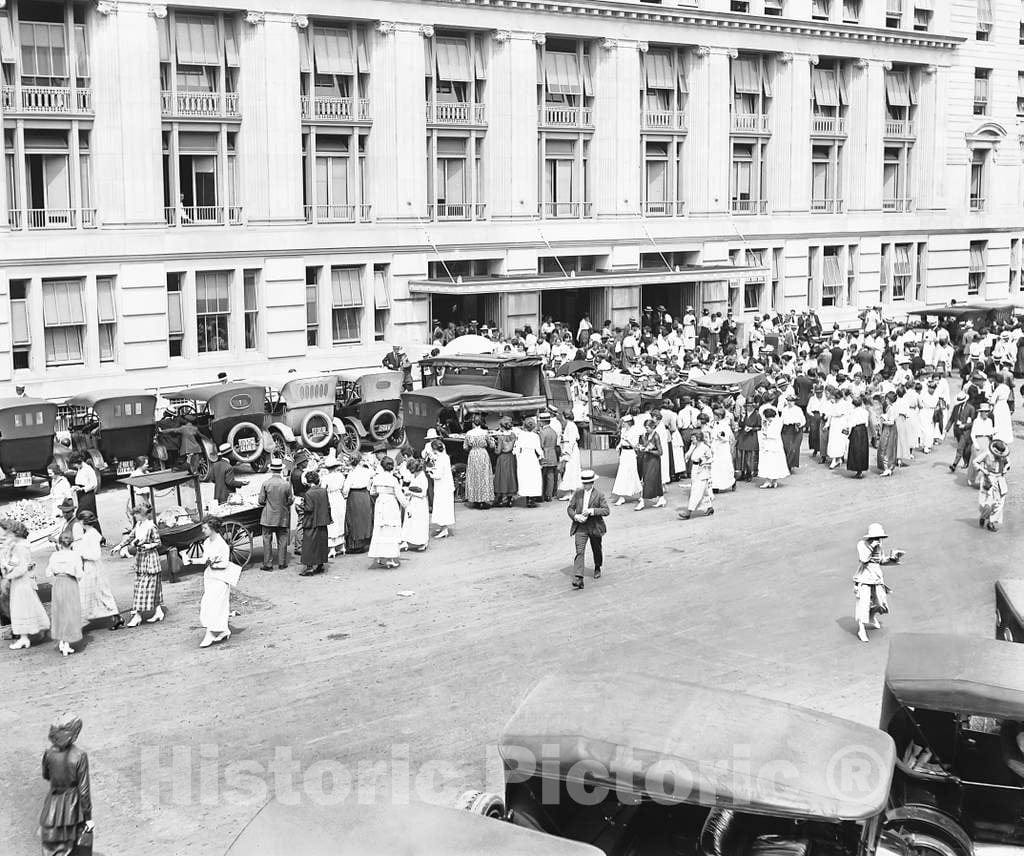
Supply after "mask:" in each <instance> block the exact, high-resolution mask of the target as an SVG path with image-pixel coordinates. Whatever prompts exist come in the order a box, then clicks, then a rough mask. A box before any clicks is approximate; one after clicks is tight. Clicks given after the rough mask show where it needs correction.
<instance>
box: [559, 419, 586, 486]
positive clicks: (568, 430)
mask: <svg viewBox="0 0 1024 856" xmlns="http://www.w3.org/2000/svg"><path fill="white" fill-rule="evenodd" d="M569 415H570V416H571V415H572V414H571V413H570V414H569ZM562 462H563V463H564V464H565V470H564V471H563V472H562V480H561V482H560V483H559V485H558V489H559V490H560V491H562V496H560V497H559V499H560V500H562V501H563V502H567V501H568V500H570V499H572V495H573V494H574V493H575V492H576V491H577V490H579V489H580V488H581V487H583V482H582V481H581V480H580V472H581V471H582V470H581V466H580V429H579V428H577V427H576V423H575V422H573V421H572V419H568V420H567V421H566V423H565V427H564V428H563V429H562Z"/></svg>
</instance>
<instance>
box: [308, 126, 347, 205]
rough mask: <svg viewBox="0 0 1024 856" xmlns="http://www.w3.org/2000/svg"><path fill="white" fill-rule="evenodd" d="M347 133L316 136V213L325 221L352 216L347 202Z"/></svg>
mask: <svg viewBox="0 0 1024 856" xmlns="http://www.w3.org/2000/svg"><path fill="white" fill-rule="evenodd" d="M349 140H350V137H349V136H347V135H346V136H343V135H340V134H317V136H316V169H315V180H316V216H317V219H318V220H321V221H324V222H332V221H335V222H336V221H341V220H352V219H355V209H354V208H353V207H352V206H350V205H349V200H350V195H349V175H350V161H349Z"/></svg>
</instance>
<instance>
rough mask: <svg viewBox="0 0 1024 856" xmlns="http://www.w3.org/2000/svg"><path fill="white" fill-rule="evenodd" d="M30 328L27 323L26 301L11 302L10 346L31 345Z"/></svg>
mask: <svg viewBox="0 0 1024 856" xmlns="http://www.w3.org/2000/svg"><path fill="white" fill-rule="evenodd" d="M30 330H31V328H30V327H29V323H28V301H25V300H12V301H11V344H12V345H29V344H31V343H32V334H31V332H30Z"/></svg>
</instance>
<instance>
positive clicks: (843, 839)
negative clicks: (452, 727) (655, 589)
mask: <svg viewBox="0 0 1024 856" xmlns="http://www.w3.org/2000/svg"><path fill="white" fill-rule="evenodd" d="M498 752H499V754H500V756H501V758H502V762H503V766H504V772H505V792H504V794H503V795H493V794H492V795H487V794H481V793H479V792H471V793H468V794H465V795H463V797H461V798H460V801H459V803H460V805H461V806H463V807H468V808H469V809H470V810H472V811H476V812H478V813H486V814H490V815H491V816H500V817H502V818H504V819H505V820H506V821H510V822H511V823H513V824H516V825H519V826H524V827H527V828H529V829H534V830H536V831H540V832H546V833H548V834H551V835H557V836H559V837H563V838H569V839H572V840H575V841H586V842H589V843H591V844H594V845H595V846H597V847H598V848H600V849H601V850H602V851H603V852H604V853H605V854H608V856H619V855H620V854H621V856H626V854H628V855H629V856H634V855H635V856H639V854H645V855H646V854H649V856H669V854H688V856H810V854H818V856H882V854H885V856H896V854H902V856H906V854H907V853H908V850H907V847H906V846H905V844H904V842H902V841H901V840H900V839H899V838H897V837H895V836H893V835H891V834H889V833H886V832H883V830H882V815H883V813H884V811H885V808H886V805H887V802H888V798H889V787H890V783H891V781H892V774H893V762H894V748H893V742H892V739H891V738H890V737H889V736H888V735H887V734H885V733H884V732H882V731H879V730H877V729H874V728H870V727H867V726H864V725H860V724H857V723H854V722H850V721H847V720H844V719H839V718H836V717H832V716H827V715H825V714H822V713H818V712H815V711H811V710H807V709H804V708H799V707H794V706H792V705H788V704H783V703H781V702H776V701H769V700H767V699H763V698H756V697H754V696H749V695H745V694H743V693H738V692H729V691H726V690H721V689H712V688H709V687H704V686H700V685H697V684H690V683H684V682H678V681H673V680H671V679H666V678H663V677H652V676H647V675H640V674H634V673H611V674H609V673H601V674H597V673H589V674H587V673H580V672H577V673H574V674H557V675H549V676H548V677H546V678H544V679H542V680H541V681H540V683H539V684H538V685H537V686H536V687H535V688H534V689H533V690H532V691H531V692H530V693H529V695H528V696H527V697H526V699H525V701H524V702H523V703H522V705H521V706H520V707H519V709H518V711H517V712H516V713H515V715H514V716H513V717H512V719H511V720H510V721H509V723H508V725H507V726H506V727H505V730H504V732H503V734H502V735H501V738H500V740H499V743H498ZM495 822H496V823H497V822H500V821H497V820H496V821H495Z"/></svg>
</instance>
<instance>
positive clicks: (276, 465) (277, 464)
mask: <svg viewBox="0 0 1024 856" xmlns="http://www.w3.org/2000/svg"><path fill="white" fill-rule="evenodd" d="M282 469H284V462H283V461H282V460H281V459H280V458H271V459H270V471H271V472H272V473H279V472H281V470H282Z"/></svg>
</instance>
